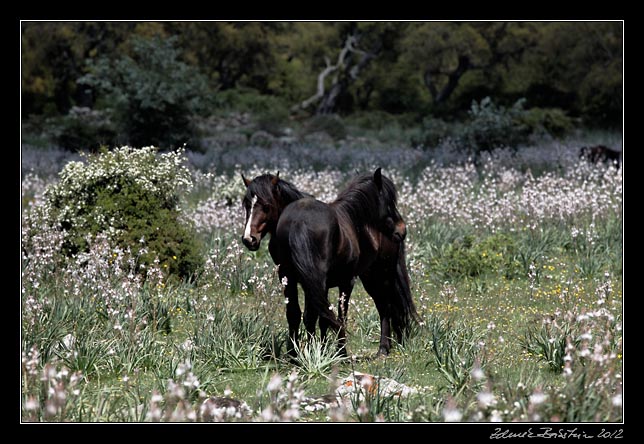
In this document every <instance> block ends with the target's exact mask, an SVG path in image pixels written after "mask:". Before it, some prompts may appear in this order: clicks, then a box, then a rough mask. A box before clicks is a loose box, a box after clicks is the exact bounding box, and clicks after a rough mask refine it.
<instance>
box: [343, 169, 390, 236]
mask: <svg viewBox="0 0 644 444" xmlns="http://www.w3.org/2000/svg"><path fill="white" fill-rule="evenodd" d="M381 177H382V190H383V194H384V198H385V200H387V201H388V202H391V203H392V204H393V205H396V201H397V195H396V187H395V186H394V184H393V182H392V181H391V179H389V178H388V177H386V176H381ZM378 192H379V191H378V187H377V186H376V182H375V181H374V179H373V174H371V173H369V174H361V175H359V176H357V177H355V178H354V179H353V180H352V181H351V182H349V184H348V185H347V187H346V188H345V189H344V190H343V191H342V192H341V193H340V194H339V195H338V197H337V198H336V200H335V201H333V202H332V204H331V205H333V206H334V207H335V208H337V209H339V210H341V211H343V212H345V213H347V215H348V216H349V217H350V218H351V220H353V221H354V223H358V224H364V223H366V222H368V220H367V219H368V217H369V215H373V214H378V211H379V207H378V205H379V201H378Z"/></svg>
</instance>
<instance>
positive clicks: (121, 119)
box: [21, 21, 623, 145]
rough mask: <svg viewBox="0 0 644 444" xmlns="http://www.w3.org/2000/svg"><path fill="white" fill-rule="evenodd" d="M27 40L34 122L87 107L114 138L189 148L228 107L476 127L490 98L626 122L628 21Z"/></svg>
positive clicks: (26, 100) (201, 28)
mask: <svg viewBox="0 0 644 444" xmlns="http://www.w3.org/2000/svg"><path fill="white" fill-rule="evenodd" d="M21 30H22V41H21V50H22V117H23V122H31V123H32V128H33V126H34V125H35V126H37V125H36V123H38V122H40V123H42V122H43V121H45V120H46V119H49V120H48V122H50V123H51V122H52V119H54V120H53V121H55V119H59V120H58V121H57V122H58V123H60V122H63V124H67V125H68V126H69V125H72V126H73V125H74V124H76V125H77V126H78V122H76V123H74V122H72V123H70V121H69V119H67V120H64V118H65V116H67V117H69V114H70V112H71V113H74V112H76V113H77V114H78V109H79V108H82V109H85V110H87V109H89V110H92V111H93V112H95V113H96V114H95V115H94V117H95V118H94V121H93V123H92V125H93V127H92V128H93V129H92V131H94V132H95V133H97V134H98V138H102V139H104V140H105V141H108V142H112V141H114V140H115V139H118V138H117V137H116V135H117V134H126V135H127V137H126V139H127V140H126V141H127V142H130V143H133V144H143V143H162V142H163V143H169V144H173V143H178V141H180V140H185V139H186V138H187V137H189V136H190V135H191V134H194V128H192V127H191V121H192V116H195V115H201V116H209V115H212V114H216V113H217V112H220V111H222V110H230V109H240V110H242V111H250V112H253V113H255V114H261V115H262V116H263V117H261V118H263V119H264V121H265V122H264V123H265V125H264V126H265V127H267V128H268V129H269V130H270V129H271V128H272V126H271V122H274V121H279V120H280V119H282V120H287V119H290V120H297V119H304V118H309V117H311V116H319V115H334V116H340V117H342V118H344V117H347V116H354V117H355V116H370V118H371V119H372V120H373V116H374V115H375V116H380V117H382V116H387V118H390V117H391V118H395V119H397V122H400V123H401V124H402V125H420V124H423V122H425V123H427V121H428V119H433V122H434V123H433V125H434V127H435V126H436V122H439V124H442V123H443V122H445V123H449V122H454V121H458V120H463V119H465V118H466V117H467V116H468V113H471V111H472V109H471V107H472V104H473V103H475V102H479V101H482V100H483V99H484V98H486V97H490V98H492V99H493V104H494V105H495V106H499V107H506V108H507V109H510V108H511V107H512V106H515V105H516V104H517V103H520V104H521V106H522V108H524V109H528V110H538V113H537V115H538V118H539V119H540V120H541V121H544V120H551V121H554V122H555V123H554V125H551V126H554V127H557V126H562V127H566V126H568V125H569V124H570V123H572V124H574V125H575V126H583V127H602V128H619V127H621V123H622V103H623V92H622V84H623V78H622V77H623V23H622V22H621V21H612V22H583V21H575V22H348V21H347V22H344V21H343V22H23V23H22V24H21ZM518 101H520V102H518ZM503 109H505V108H503ZM534 115H535V114H534V113H533V117H534ZM160 116H163V117H160ZM102 118H104V121H101V119H102ZM61 119H62V120H61ZM260 120H261V119H260ZM364 120H367V121H368V120H369V118H366V119H363V121H364ZM266 121H267V122H266ZM561 121H565V122H564V123H563V124H562V123H561ZM101 122H102V123H101ZM63 126H64V125H63ZM65 131H66V132H67V133H74V132H76V133H79V132H81V133H82V129H79V128H75V129H73V130H69V128H67V130H63V131H62V132H63V133H64V132H65ZM269 132H270V131H269ZM59 135H60V134H59ZM92 136H94V133H93V134H92ZM160 139H163V140H160ZM59 142H61V139H60V138H59ZM64 142H65V139H64V137H63V139H62V142H61V143H62V144H64ZM68 144H71V145H73V143H72V141H68Z"/></svg>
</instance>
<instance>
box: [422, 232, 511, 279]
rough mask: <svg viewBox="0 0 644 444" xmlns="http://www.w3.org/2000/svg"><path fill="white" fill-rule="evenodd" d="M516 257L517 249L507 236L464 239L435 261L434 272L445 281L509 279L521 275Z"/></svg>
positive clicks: (453, 244) (467, 237)
mask: <svg viewBox="0 0 644 444" xmlns="http://www.w3.org/2000/svg"><path fill="white" fill-rule="evenodd" d="M516 255H517V246H516V244H515V242H514V240H513V239H512V238H510V237H509V236H507V235H504V234H495V235H491V236H489V237H486V238H482V239H476V238H474V237H472V236H470V235H465V236H463V237H462V238H460V239H458V240H456V241H455V242H453V243H452V244H450V245H449V246H448V247H447V248H446V250H445V252H444V253H443V254H442V255H441V257H437V258H436V259H434V261H433V269H434V271H435V272H436V273H439V274H440V275H441V277H442V278H443V279H444V280H452V279H461V278H467V277H477V276H482V275H485V274H499V275H503V276H505V277H507V278H512V277H514V276H516V274H517V273H518V272H519V271H520V268H519V265H520V264H519V262H518V261H517V260H516Z"/></svg>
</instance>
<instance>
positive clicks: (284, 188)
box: [248, 174, 310, 205]
mask: <svg viewBox="0 0 644 444" xmlns="http://www.w3.org/2000/svg"><path fill="white" fill-rule="evenodd" d="M275 178H276V176H274V175H272V174H262V175H261V176H257V177H256V178H255V179H253V180H252V181H251V182H250V184H249V185H248V191H249V192H250V193H251V194H253V195H255V196H257V197H258V198H259V200H261V201H263V202H265V203H272V202H273V200H274V197H273V181H274V180H275ZM276 186H277V190H278V193H279V195H280V196H281V198H282V201H283V203H284V205H288V204H289V203H291V202H294V201H296V200H298V199H302V198H303V197H310V195H309V194H306V193H303V192H301V191H300V190H298V189H297V188H296V187H295V185H293V184H292V183H290V182H287V181H286V180H283V179H279V180H278V181H277V185H276Z"/></svg>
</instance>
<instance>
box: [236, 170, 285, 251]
mask: <svg viewBox="0 0 644 444" xmlns="http://www.w3.org/2000/svg"><path fill="white" fill-rule="evenodd" d="M242 179H243V181H244V185H246V194H245V195H244V200H243V201H242V205H243V207H244V210H245V211H246V219H245V222H244V227H245V228H244V235H243V236H242V242H243V244H244V245H245V246H246V248H248V249H249V250H250V251H256V250H258V249H259V246H260V243H261V241H262V239H263V238H264V236H266V234H267V233H270V232H272V230H274V229H275V225H276V224H277V219H278V218H279V204H278V202H277V200H276V197H275V187H276V186H277V183H278V182H279V180H280V179H279V173H277V175H275V176H273V175H271V174H264V175H262V176H258V177H256V178H255V179H253V180H248V179H247V178H246V177H244V175H243V174H242Z"/></svg>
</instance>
